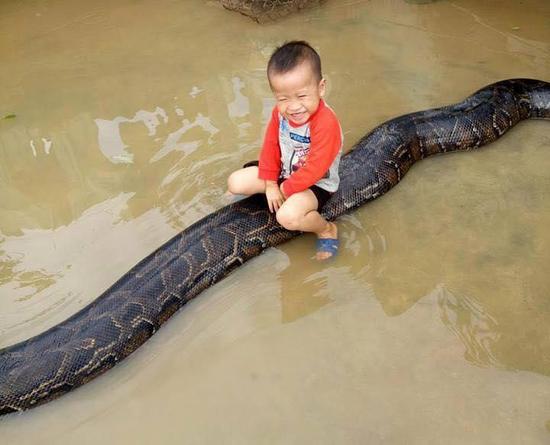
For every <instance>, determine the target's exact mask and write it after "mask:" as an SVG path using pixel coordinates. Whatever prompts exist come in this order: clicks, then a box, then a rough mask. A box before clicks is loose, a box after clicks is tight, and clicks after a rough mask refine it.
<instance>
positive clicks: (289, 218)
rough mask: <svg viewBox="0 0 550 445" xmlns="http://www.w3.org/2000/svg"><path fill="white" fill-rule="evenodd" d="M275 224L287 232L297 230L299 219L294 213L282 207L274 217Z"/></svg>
mask: <svg viewBox="0 0 550 445" xmlns="http://www.w3.org/2000/svg"><path fill="white" fill-rule="evenodd" d="M275 216H276V217H277V222H278V223H279V224H280V225H281V226H283V227H284V228H285V229H287V230H298V229H299V222H300V218H298V215H296V213H295V212H292V211H289V210H287V209H285V208H284V207H282V208H280V209H279V210H278V211H277V213H276V215H275Z"/></svg>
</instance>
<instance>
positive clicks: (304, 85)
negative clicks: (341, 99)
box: [269, 62, 325, 125]
mask: <svg viewBox="0 0 550 445" xmlns="http://www.w3.org/2000/svg"><path fill="white" fill-rule="evenodd" d="M269 83H270V84H271V91H273V95H274V96H275V99H276V100H277V109H278V110H279V113H281V114H282V115H283V117H285V118H286V119H288V120H290V121H291V122H292V123H293V124H297V125H302V124H305V123H306V122H307V121H308V119H309V118H310V117H311V116H312V115H313V113H315V112H316V111H317V108H318V107H319V101H320V100H321V98H322V97H323V96H324V95H325V79H321V80H320V81H317V78H316V76H315V74H314V72H313V70H312V69H311V66H310V64H309V63H308V62H302V63H300V64H299V65H297V66H296V67H294V68H293V69H292V70H290V71H287V72H286V73H276V74H271V75H270V76H269Z"/></svg>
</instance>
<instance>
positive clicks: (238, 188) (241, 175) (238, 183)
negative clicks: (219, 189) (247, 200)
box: [227, 167, 265, 195]
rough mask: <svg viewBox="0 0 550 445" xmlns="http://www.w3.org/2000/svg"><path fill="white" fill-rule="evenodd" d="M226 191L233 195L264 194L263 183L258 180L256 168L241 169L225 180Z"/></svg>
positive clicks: (261, 180)
mask: <svg viewBox="0 0 550 445" xmlns="http://www.w3.org/2000/svg"><path fill="white" fill-rule="evenodd" d="M227 190H228V192H229V193H231V194H233V195H253V194H254V193H265V181H264V180H263V179H260V178H258V167H246V168H241V169H240V170H237V171H235V172H233V173H231V175H229V178H227Z"/></svg>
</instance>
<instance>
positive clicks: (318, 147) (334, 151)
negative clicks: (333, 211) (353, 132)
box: [281, 117, 342, 198]
mask: <svg viewBox="0 0 550 445" xmlns="http://www.w3.org/2000/svg"><path fill="white" fill-rule="evenodd" d="M341 147H342V133H341V129H340V124H339V123H338V120H337V119H336V117H331V118H330V119H323V120H320V121H319V122H317V123H316V125H312V127H311V145H310V148H309V153H308V155H307V157H306V160H305V165H304V166H303V167H301V168H300V169H299V170H297V171H296V172H294V173H292V175H290V177H289V178H288V179H287V180H286V181H284V182H283V183H282V184H281V189H282V191H283V193H284V195H285V198H288V197H289V196H290V195H292V194H294V193H297V192H301V191H303V190H305V189H307V188H308V187H311V186H312V185H313V184H315V183H316V182H317V181H319V180H320V179H321V178H322V177H323V176H324V175H325V173H326V172H327V171H328V169H329V168H330V166H331V164H332V162H333V161H334V158H336V156H337V155H338V152H339V151H340V148H341Z"/></svg>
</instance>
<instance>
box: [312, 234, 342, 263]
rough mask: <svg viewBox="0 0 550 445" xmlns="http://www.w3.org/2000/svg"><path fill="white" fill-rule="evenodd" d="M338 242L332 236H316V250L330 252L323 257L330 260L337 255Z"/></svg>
mask: <svg viewBox="0 0 550 445" xmlns="http://www.w3.org/2000/svg"><path fill="white" fill-rule="evenodd" d="M339 244H340V242H339V241H338V240H337V239H334V238H317V252H327V253H330V256H329V257H328V258H325V260H330V259H332V258H334V257H335V256H336V255H337V253H338V245H339ZM323 261H324V260H323Z"/></svg>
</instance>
